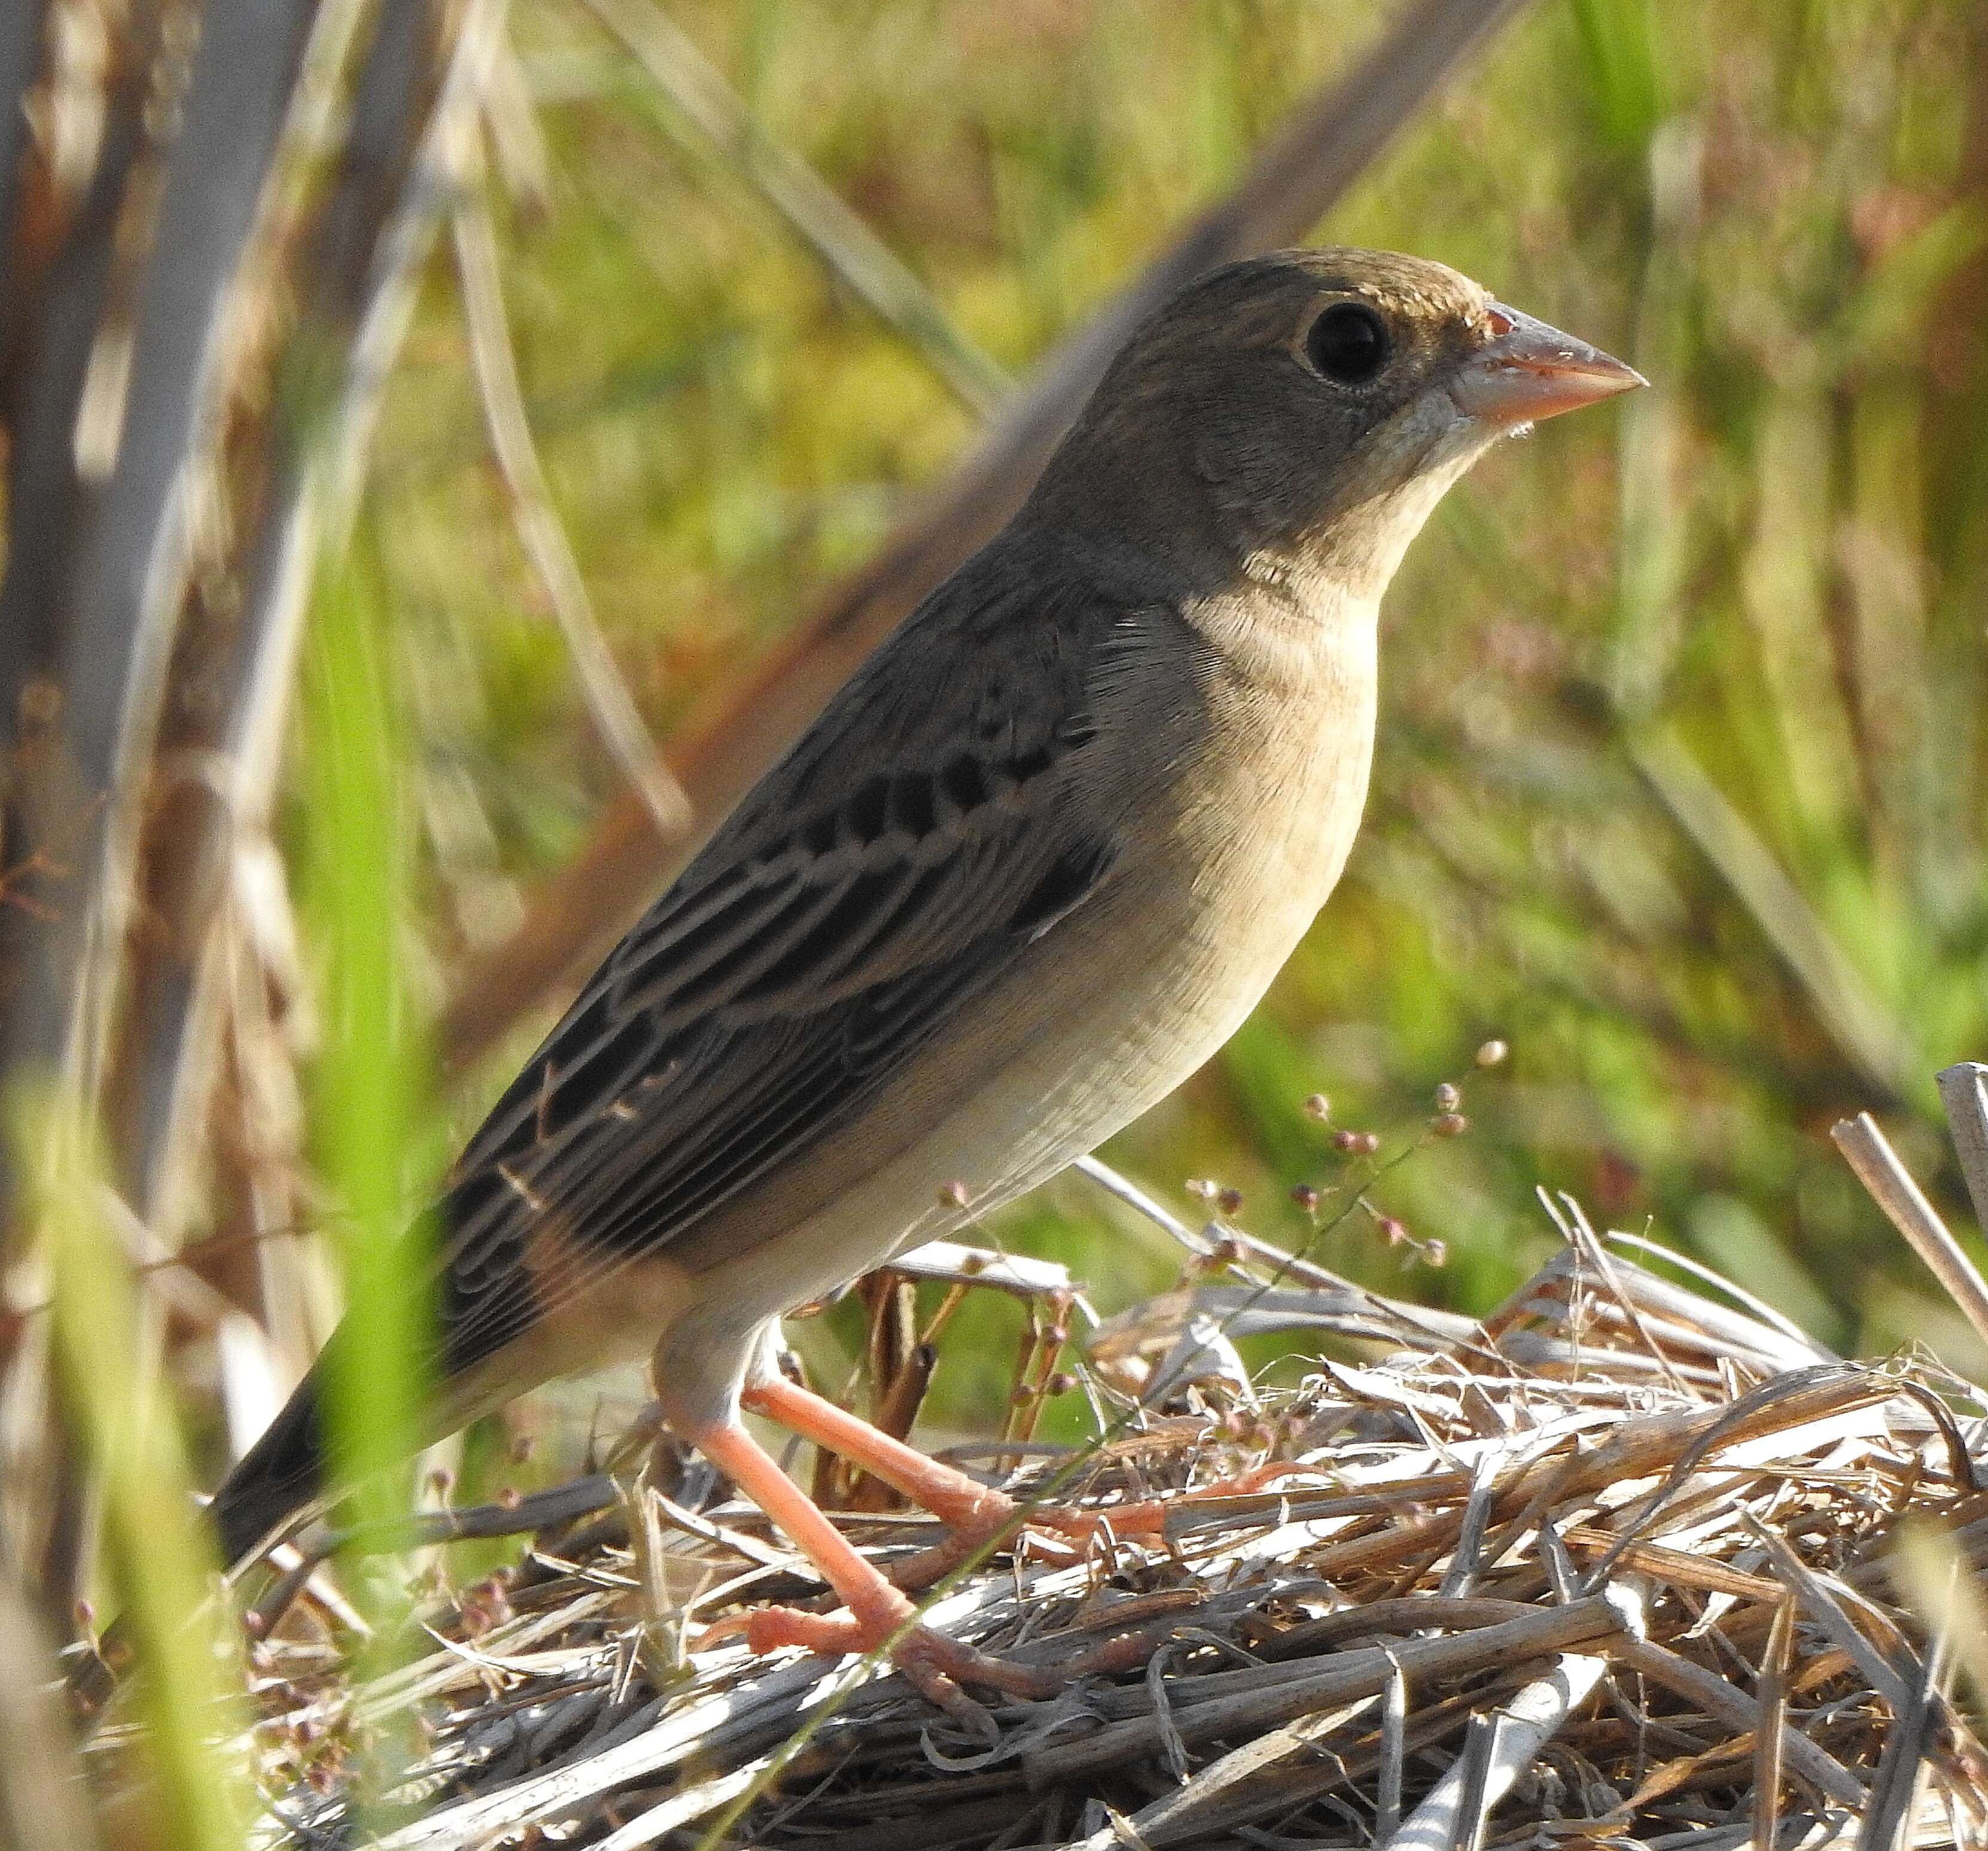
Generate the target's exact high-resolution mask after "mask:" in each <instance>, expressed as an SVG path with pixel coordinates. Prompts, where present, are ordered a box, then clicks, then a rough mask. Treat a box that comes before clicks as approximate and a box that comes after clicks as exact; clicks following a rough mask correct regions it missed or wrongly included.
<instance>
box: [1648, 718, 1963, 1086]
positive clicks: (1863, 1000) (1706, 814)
mask: <svg viewBox="0 0 1988 1851" xmlns="http://www.w3.org/2000/svg"><path fill="white" fill-rule="evenodd" d="M1628 747H1629V755H1630V757H1631V760H1633V761H1634V763H1635V766H1636V769H1637V770H1638V771H1639V772H1640V773H1641V774H1642V776H1643V778H1644V780H1645V782H1646V783H1648V785H1649V787H1650V788H1651V790H1652V791H1653V792H1655V794H1656V797H1657V798H1658V801H1659V802H1661V803H1662V804H1663V806H1664V807H1665V809H1666V810H1668V811H1669V812H1670V814H1671V815H1672V817H1673V818H1674V819H1675V821H1676V822H1677V824H1678V825H1679V827H1681V828H1682V830H1683V831H1684V832H1685V834H1686V835H1688V836H1689V837H1690V838H1691V839H1692V841H1693V842H1694V843H1695V844H1696V845H1697V847H1698V848H1699V852H1700V853H1701V854H1703V855H1704V857H1705V858H1706V860H1707V861H1709V862H1710V863H1711V864H1712V868H1714V870H1715V871H1716V872H1717V873H1718V875H1719V878H1721V879H1722V880H1723V881H1724V882H1725V883H1726V886H1727V888H1729V889H1730V891H1731V892H1732V893H1733V897H1734V898H1736V899H1737V900H1738V901H1739V903H1740V905H1742V906H1743V907H1744V908H1745V909H1746V912H1748V914H1749V915H1750V916H1751V917H1752V919H1753V922H1754V924H1755V925H1757V926H1758V927H1759V928H1760V931H1761V933H1762V934H1763V936H1764V937H1765V938H1766V939H1767V942H1768V944H1769V945H1770V946H1772V947H1773V950H1774V952H1775V953H1776V955H1777V956H1779V957H1780V959H1781V961H1782V963H1784V964H1785V965H1786V966H1787V967H1788V969H1789V970H1790V972H1791V973H1793V974H1794V978H1795V980H1796V981H1797V983H1800V985H1801V986H1802V988H1803V989H1804V990H1807V992H1808V994H1809V997H1810V1000H1811V1001H1812V1002H1813V1003H1814V1004H1815V1007H1816V1013H1817V1015H1818V1016H1819V1017H1821V1021H1822V1025H1823V1027H1824V1028H1825V1029H1826V1030H1827V1031H1828V1032H1829V1034H1830V1036H1831V1038H1832V1039H1833V1040H1834V1041H1835V1043H1836V1044H1837V1046H1838V1047H1839V1048H1840V1049H1841V1051H1842V1052H1843V1054H1844V1056H1845V1057H1846V1058H1847V1059H1848V1061H1850V1063H1851V1065H1852V1066H1853V1067H1854V1068H1856V1069H1857V1071H1858V1073H1859V1074H1861V1075H1862V1076H1863V1078H1865V1080H1866V1081H1868V1083H1869V1084H1870V1085H1873V1086H1876V1087H1879V1088H1882V1089H1883V1091H1884V1092H1885V1095H1886V1096H1887V1097H1888V1098H1893V1099H1898V1100H1907V1099H1913V1098H1918V1097H1919V1096H1920V1095H1921V1093H1922V1091H1923V1086H1922V1081H1921V1079H1920V1074H1922V1071H1923V1068H1924V1063H1923V1062H1922V1060H1921V1058H1920V1056H1919V1050H1918V1048H1917V1047H1915V1046H1914V1045H1913V1043H1912V1037H1911V1036H1910V1034H1908V1033H1907V1031H1906V1030H1905V1026H1904V1025H1903V1024H1902V1023H1900V1022H1899V1021H1898V1019H1897V1018H1896V1017H1894V1016H1893V1015H1892V1013H1890V1012H1889V1011H1888V1010H1886V1008H1885V1006H1884V1005H1883V1003H1881V1002H1880V1001H1879V1000H1878V997H1877V995H1876V994H1875V992H1874V991H1873V990H1871V986H1870V985H1869V984H1868V983H1866V982H1865V980H1864V976H1863V973H1861V971H1859V970H1858V968H1857V967H1856V966H1855V965H1854V964H1853V963H1851V961H1850V959H1849V957H1848V955H1847V954H1846V953H1844V949H1843V947H1842V946H1841V945H1839V944H1838V942H1836V940H1835V939H1834V937H1832V936H1831V934H1830V932H1829V930H1828V929H1827V927H1826V926H1825V925H1824V924H1823V922H1822V921H1821V919H1819V918H1817V915H1816V912H1815V909H1814V908H1813V907H1812V906H1810V904H1809V902H1808V900H1807V897H1806V896H1805V895H1804V894H1803V892H1802V891H1801V889H1800V888H1799V887H1797V885H1795V883H1794V881H1793V880H1792V879H1790V878H1789V876H1788V875H1787V871H1786V870H1785V869H1783V868H1782V866H1781V865H1780V862H1779V861H1777V859H1776V858H1775V857H1774V854H1773V851H1772V850H1771V849H1770V848H1768V846H1767V844H1766V843H1765V842H1763V841H1761V839H1760V837H1759V835H1758V834H1756V832H1755V831H1754V829H1753V825H1752V824H1750V823H1749V822H1748V821H1746V818H1745V817H1743V816H1742V815H1741V814H1739V811H1738V810H1736V809H1735V808H1734V807H1733V805H1732V804H1731V803H1730V802H1729V800H1727V798H1726V794H1725V793H1724V792H1723V791H1722V790H1720V789H1719V787H1718V786H1717V785H1716V784H1715V783H1713V782H1712V780H1711V778H1710V777H1708V776H1707V775H1706V770H1705V768H1704V766H1702V765H1701V764H1699V762H1698V760H1696V758H1694V757H1693V756H1692V753H1691V752H1690V751H1689V749H1688V748H1687V747H1686V746H1685V743H1684V742H1683V741H1682V739H1679V737H1678V736H1677V735H1676V734H1675V733H1674V732H1672V731H1671V730H1670V729H1668V728H1664V727H1658V728H1652V729H1648V730H1644V731H1632V732H1631V733H1630V734H1629V735H1628Z"/></svg>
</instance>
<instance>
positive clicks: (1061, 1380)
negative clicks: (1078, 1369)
mask: <svg viewBox="0 0 1988 1851" xmlns="http://www.w3.org/2000/svg"><path fill="white" fill-rule="evenodd" d="M1046 1386H1047V1388H1048V1389H1049V1392H1050V1393H1051V1394H1052V1395H1067V1394H1068V1393H1069V1392H1070V1390H1071V1389H1073V1388H1075V1387H1076V1386H1077V1378H1076V1377H1075V1376H1073V1375H1072V1374H1071V1373H1070V1372H1069V1370H1067V1369H1058V1370H1057V1372H1056V1373H1055V1374H1054V1375H1053V1376H1050V1379H1049V1381H1048V1382H1047V1384H1046Z"/></svg>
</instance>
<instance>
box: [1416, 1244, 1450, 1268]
mask: <svg viewBox="0 0 1988 1851" xmlns="http://www.w3.org/2000/svg"><path fill="white" fill-rule="evenodd" d="M1422 1258H1423V1259H1424V1260H1425V1261H1427V1262H1428V1264H1430V1265H1431V1266H1445V1265H1447V1264H1449V1247H1448V1246H1447V1245H1445V1244H1444V1243H1443V1242H1442V1241H1441V1240H1425V1241H1424V1242H1423V1243H1422Z"/></svg>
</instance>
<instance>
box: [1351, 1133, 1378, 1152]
mask: <svg viewBox="0 0 1988 1851" xmlns="http://www.w3.org/2000/svg"><path fill="white" fill-rule="evenodd" d="M1355 1148H1356V1149H1357V1150H1358V1151H1359V1152H1360V1154H1361V1156H1363V1157H1371V1156H1373V1155H1374V1152H1376V1151H1378V1150H1379V1149H1380V1148H1381V1134H1380V1133H1379V1132H1378V1131H1363V1132H1361V1134H1360V1142H1359V1143H1358V1144H1357V1145H1356V1146H1355Z"/></svg>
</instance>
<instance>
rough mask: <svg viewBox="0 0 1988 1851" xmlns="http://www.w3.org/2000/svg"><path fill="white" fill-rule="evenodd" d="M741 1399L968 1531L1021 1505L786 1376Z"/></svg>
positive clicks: (991, 1524)
mask: <svg viewBox="0 0 1988 1851" xmlns="http://www.w3.org/2000/svg"><path fill="white" fill-rule="evenodd" d="M739 1405H740V1406H742V1407H745V1408H747V1409H750V1410H751V1411H752V1413H756V1414H763V1415H765V1416H766V1418H767V1419H768V1420H771V1421H773V1422H775V1423H777V1424H778V1425H779V1426H783V1427H785V1428H786V1430H787V1431H788V1432H789V1433H798V1434H800V1436H801V1437H802V1438H803V1440H813V1442H814V1443H815V1444H816V1445H817V1446H823V1447H827V1449H828V1450H830V1452H831V1453H839V1454H840V1456H841V1457H843V1458H844V1459H847V1460H849V1461H850V1463H851V1464H855V1465H860V1467H862V1468H863V1469H864V1471H866V1472H867V1473H869V1474H871V1476H872V1477H877V1478H881V1479H882V1480H883V1481H884V1483H885V1484H887V1485H888V1486H889V1487H891V1490H892V1491H898V1492H901V1493H902V1494H903V1495H904V1496H905V1497H908V1498H909V1499H910V1500H911V1502H912V1503H914V1504H916V1505H917V1506H918V1508H919V1509H920V1510H921V1511H931V1514H933V1515H934V1516H935V1517H937V1518H940V1519H942V1521H944V1522H945V1523H946V1524H948V1526H949V1527H950V1528H953V1529H955V1530H958V1531H961V1532H962V1533H963V1534H965V1535H971V1536H972V1537H975V1538H986V1537H989V1536H992V1535H997V1534H999V1532H1000V1531H1002V1529H1004V1528H1006V1527H1007V1526H1008V1525H1009V1524H1012V1523H1014V1522H1015V1521H1016V1515H1017V1512H1018V1511H1019V1506H1018V1505H1017V1504H1016V1502H1015V1501H1014V1499H1013V1498H1012V1497H1008V1496H1007V1495H1006V1494H1004V1493H1002V1492H1000V1491H996V1490H995V1489H994V1487H992V1485H986V1484H982V1483H981V1482H980V1481H979V1479H977V1478H972V1477H969V1476H968V1475H967V1474H965V1472H962V1471H961V1470H958V1468H957V1467H954V1466H949V1465H945V1464H942V1463H941V1462H940V1461H939V1460H936V1459H934V1458H931V1457H928V1455H927V1454H925V1453H921V1452H920V1451H919V1450H918V1448H917V1447H911V1446H907V1445H906V1444H905V1443H904V1441H903V1440H895V1439H893V1438H892V1437H891V1435H890V1434H888V1433H885V1432H884V1430H883V1429H882V1428H881V1427H877V1426H871V1424H870V1423H869V1422H868V1421H867V1420H864V1419H862V1418H861V1417H860V1416H859V1415H856V1414H852V1413H850V1412H849V1410H848V1409H847V1408H840V1407H837V1406H836V1405H835V1403H833V1402H832V1401H830V1400H827V1399H825V1398H824V1397H823V1396H820V1395H817V1394H816V1393H815V1392H813V1390H812V1389H804V1388H803V1387H801V1386H800V1385H799V1384H798V1383H797V1382H789V1380H788V1379H786V1376H770V1377H769V1378H768V1379H766V1381H764V1382H756V1383H755V1384H754V1385H752V1386H751V1387H749V1388H747V1389H744V1390H743V1391H742V1392H741V1393H740V1395H739Z"/></svg>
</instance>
